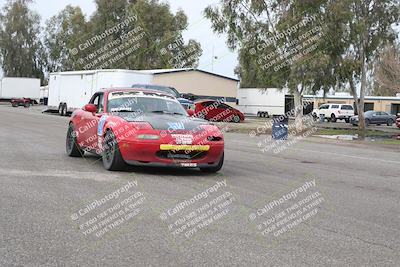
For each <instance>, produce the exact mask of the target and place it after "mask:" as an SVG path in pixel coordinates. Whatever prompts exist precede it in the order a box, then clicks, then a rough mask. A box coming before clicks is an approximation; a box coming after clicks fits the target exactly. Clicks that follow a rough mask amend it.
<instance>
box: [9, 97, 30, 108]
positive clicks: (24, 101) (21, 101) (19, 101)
mask: <svg viewBox="0 0 400 267" xmlns="http://www.w3.org/2000/svg"><path fill="white" fill-rule="evenodd" d="M31 103H33V101H32V99H30V98H25V97H24V98H14V99H11V106H13V107H15V108H16V107H18V106H24V107H25V108H29V107H30V106H31Z"/></svg>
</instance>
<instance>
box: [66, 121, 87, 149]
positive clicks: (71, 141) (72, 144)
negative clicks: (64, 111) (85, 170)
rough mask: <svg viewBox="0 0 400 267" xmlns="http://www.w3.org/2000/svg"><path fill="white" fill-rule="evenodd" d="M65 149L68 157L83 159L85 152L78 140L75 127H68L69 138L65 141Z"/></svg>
mask: <svg viewBox="0 0 400 267" xmlns="http://www.w3.org/2000/svg"><path fill="white" fill-rule="evenodd" d="M65 148H66V152H67V155H68V156H70V157H83V155H84V153H85V152H84V151H83V150H82V149H81V148H80V147H79V144H78V141H77V139H76V132H75V130H74V126H73V125H72V124H70V125H69V126H68V131H67V138H66V141H65Z"/></svg>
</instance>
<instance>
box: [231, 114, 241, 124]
mask: <svg viewBox="0 0 400 267" xmlns="http://www.w3.org/2000/svg"><path fill="white" fill-rule="evenodd" d="M232 121H233V122H234V123H239V122H240V117H239V116H238V115H235V116H233V118H232Z"/></svg>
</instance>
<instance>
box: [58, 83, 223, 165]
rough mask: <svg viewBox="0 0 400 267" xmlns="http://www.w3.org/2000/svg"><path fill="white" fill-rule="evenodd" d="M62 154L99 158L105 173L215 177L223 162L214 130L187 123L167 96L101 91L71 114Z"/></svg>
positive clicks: (220, 142)
mask: <svg viewBox="0 0 400 267" xmlns="http://www.w3.org/2000/svg"><path fill="white" fill-rule="evenodd" d="M66 151H67V154H68V155H69V156H71V157H82V156H83V155H84V153H85V152H90V153H95V154H98V155H101V156H102V160H103V165H104V167H105V168H106V169H107V170H122V169H124V167H125V166H126V165H139V166H175V167H183V168H200V170H202V171H204V172H217V171H219V170H220V169H221V168H222V165H223V162H224V138H223V135H222V133H221V131H220V130H219V128H218V127H216V126H214V125H212V124H210V123H209V122H207V121H205V120H202V119H199V118H195V117H190V116H189V115H188V114H187V112H186V111H185V109H184V108H183V107H182V105H181V104H180V103H179V102H178V101H177V100H176V99H175V98H174V97H173V96H171V95H168V94H166V93H161V92H158V91H149V90H140V89H132V88H129V89H125V88H122V89H107V90H103V91H101V92H98V93H96V94H94V95H93V97H92V98H91V100H90V102H89V104H87V105H86V106H85V107H84V108H83V109H81V110H77V111H75V112H74V113H73V114H72V117H71V120H70V123H69V127H68V131H67V138H66Z"/></svg>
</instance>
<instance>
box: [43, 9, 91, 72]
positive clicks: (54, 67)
mask: <svg viewBox="0 0 400 267" xmlns="http://www.w3.org/2000/svg"><path fill="white" fill-rule="evenodd" d="M88 31H89V26H88V23H87V22H86V20H85V16H84V15H83V13H82V10H81V9H80V7H72V6H70V5H68V6H67V7H66V8H65V9H63V10H62V11H60V13H59V14H58V15H56V16H53V17H52V18H50V19H49V20H48V21H47V22H46V31H45V37H44V44H45V46H46V49H47V51H48V53H47V54H48V64H47V71H49V72H54V71H61V70H64V71H66V70H76V69H82V67H83V66H82V64H80V62H78V61H77V60H75V59H74V54H75V53H76V52H75V51H77V49H78V48H77V46H78V44H79V43H80V40H83V38H82V37H84V36H85V35H86V34H87V33H88ZM74 49H75V51H74Z"/></svg>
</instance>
